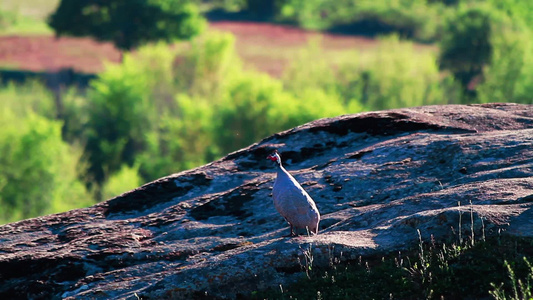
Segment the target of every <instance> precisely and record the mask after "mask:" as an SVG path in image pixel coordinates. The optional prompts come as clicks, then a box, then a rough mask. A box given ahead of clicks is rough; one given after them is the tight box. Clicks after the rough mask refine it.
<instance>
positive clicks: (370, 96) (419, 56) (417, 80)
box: [361, 36, 443, 109]
mask: <svg viewBox="0 0 533 300" xmlns="http://www.w3.org/2000/svg"><path fill="white" fill-rule="evenodd" d="M362 76H363V78H364V79H363V84H364V88H363V90H362V92H363V95H362V98H361V102H362V103H363V105H365V106H366V107H369V108H371V109H386V108H399V107H409V106H420V105H428V104H436V103H442V102H443V101H442V100H443V97H442V91H441V89H440V86H439V70H438V67H437V64H436V58H435V57H434V56H433V54H432V53H429V52H426V53H420V52H419V51H416V50H415V49H413V44H412V43H410V42H401V41H400V40H399V39H398V38H397V37H396V36H391V37H389V38H386V39H382V42H381V43H380V45H379V47H378V49H377V51H376V55H375V57H373V58H372V59H371V60H369V63H368V66H367V67H366V68H365V71H363V74H362Z"/></svg>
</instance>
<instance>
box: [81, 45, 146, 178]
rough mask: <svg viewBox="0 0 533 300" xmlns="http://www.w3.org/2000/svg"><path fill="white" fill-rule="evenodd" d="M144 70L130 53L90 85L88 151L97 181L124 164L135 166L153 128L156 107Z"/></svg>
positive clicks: (92, 171) (91, 168) (92, 172)
mask: <svg viewBox="0 0 533 300" xmlns="http://www.w3.org/2000/svg"><path fill="white" fill-rule="evenodd" d="M143 71H144V70H143V69H141V68H139V65H138V64H137V63H136V58H134V57H132V56H129V55H127V56H125V58H124V64H123V65H116V66H115V65H108V67H107V69H106V71H105V72H103V73H101V74H100V76H99V78H98V80H95V81H93V82H92V84H91V85H92V89H91V91H90V92H89V95H88V99H87V100H88V113H89V119H88V123H87V133H86V134H87V146H86V151H87V153H88V157H89V161H90V172H91V174H93V176H94V179H95V180H96V182H98V183H101V182H103V181H104V180H105V178H106V177H107V176H108V175H109V174H111V173H113V172H115V171H118V170H119V168H120V166H121V165H122V164H123V163H126V164H128V165H132V164H133V163H134V161H135V157H136V155H137V154H139V153H141V152H142V151H143V150H144V149H145V147H146V135H147V134H148V133H149V132H150V131H151V130H153V129H154V125H153V118H154V106H153V104H152V103H151V102H150V99H149V93H150V90H149V82H148V76H146V74H145V73H144V72H143Z"/></svg>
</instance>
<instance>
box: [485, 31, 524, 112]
mask: <svg viewBox="0 0 533 300" xmlns="http://www.w3.org/2000/svg"><path fill="white" fill-rule="evenodd" d="M532 38H533V36H532V34H531V31H529V30H527V29H526V28H521V29H520V28H513V27H511V26H508V27H500V28H498V30H497V32H496V33H495V34H493V35H492V37H491V40H490V43H491V45H492V53H491V59H490V64H489V65H487V66H485V67H484V68H483V72H482V78H483V81H482V82H481V84H479V85H478V86H477V87H476V92H477V97H478V101H479V102H481V103H487V102H517V103H524V104H533V55H532V53H533V43H532V42H531V39H532Z"/></svg>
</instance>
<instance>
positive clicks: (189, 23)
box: [49, 0, 205, 50]
mask: <svg viewBox="0 0 533 300" xmlns="http://www.w3.org/2000/svg"><path fill="white" fill-rule="evenodd" d="M49 24H50V26H51V27H52V28H53V29H54V30H55V32H56V35H57V36H61V35H73V36H91V37H94V38H96V39H98V40H102V41H111V42H112V43H113V44H115V46H116V47H117V48H119V49H121V50H131V49H133V48H137V47H138V46H140V45H142V44H145V43H147V42H150V41H156V40H165V41H168V42H170V41H172V40H175V39H189V38H191V37H193V36H195V35H197V34H198V33H200V32H201V31H202V29H203V28H204V27H205V20H204V19H203V18H202V17H201V16H200V14H199V12H198V10H197V8H196V6H194V5H193V4H192V3H191V2H190V1H188V0H61V3H60V5H59V7H58V8H57V10H56V11H55V12H54V13H53V14H52V15H51V16H50V19H49Z"/></svg>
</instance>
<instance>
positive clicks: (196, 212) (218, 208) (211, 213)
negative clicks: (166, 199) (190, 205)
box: [190, 183, 259, 221]
mask: <svg viewBox="0 0 533 300" xmlns="http://www.w3.org/2000/svg"><path fill="white" fill-rule="evenodd" d="M258 190H259V188H258V187H257V185H256V183H249V184H246V185H243V186H241V187H239V188H237V189H234V190H232V191H231V192H229V193H227V194H225V195H223V196H221V197H219V198H217V199H213V200H211V201H209V202H207V203H205V204H203V205H200V206H198V207H196V208H194V209H192V210H191V211H190V215H191V216H192V217H193V218H195V219H196V220H198V221H202V220H207V219H209V218H210V217H215V216H233V217H235V218H237V219H239V220H244V219H246V218H247V217H249V216H251V213H250V212H247V211H246V210H244V209H243V206H244V205H245V204H246V203H247V202H249V201H252V200H253V199H254V197H253V195H254V194H255V193H256V192H257V191H258Z"/></svg>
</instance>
